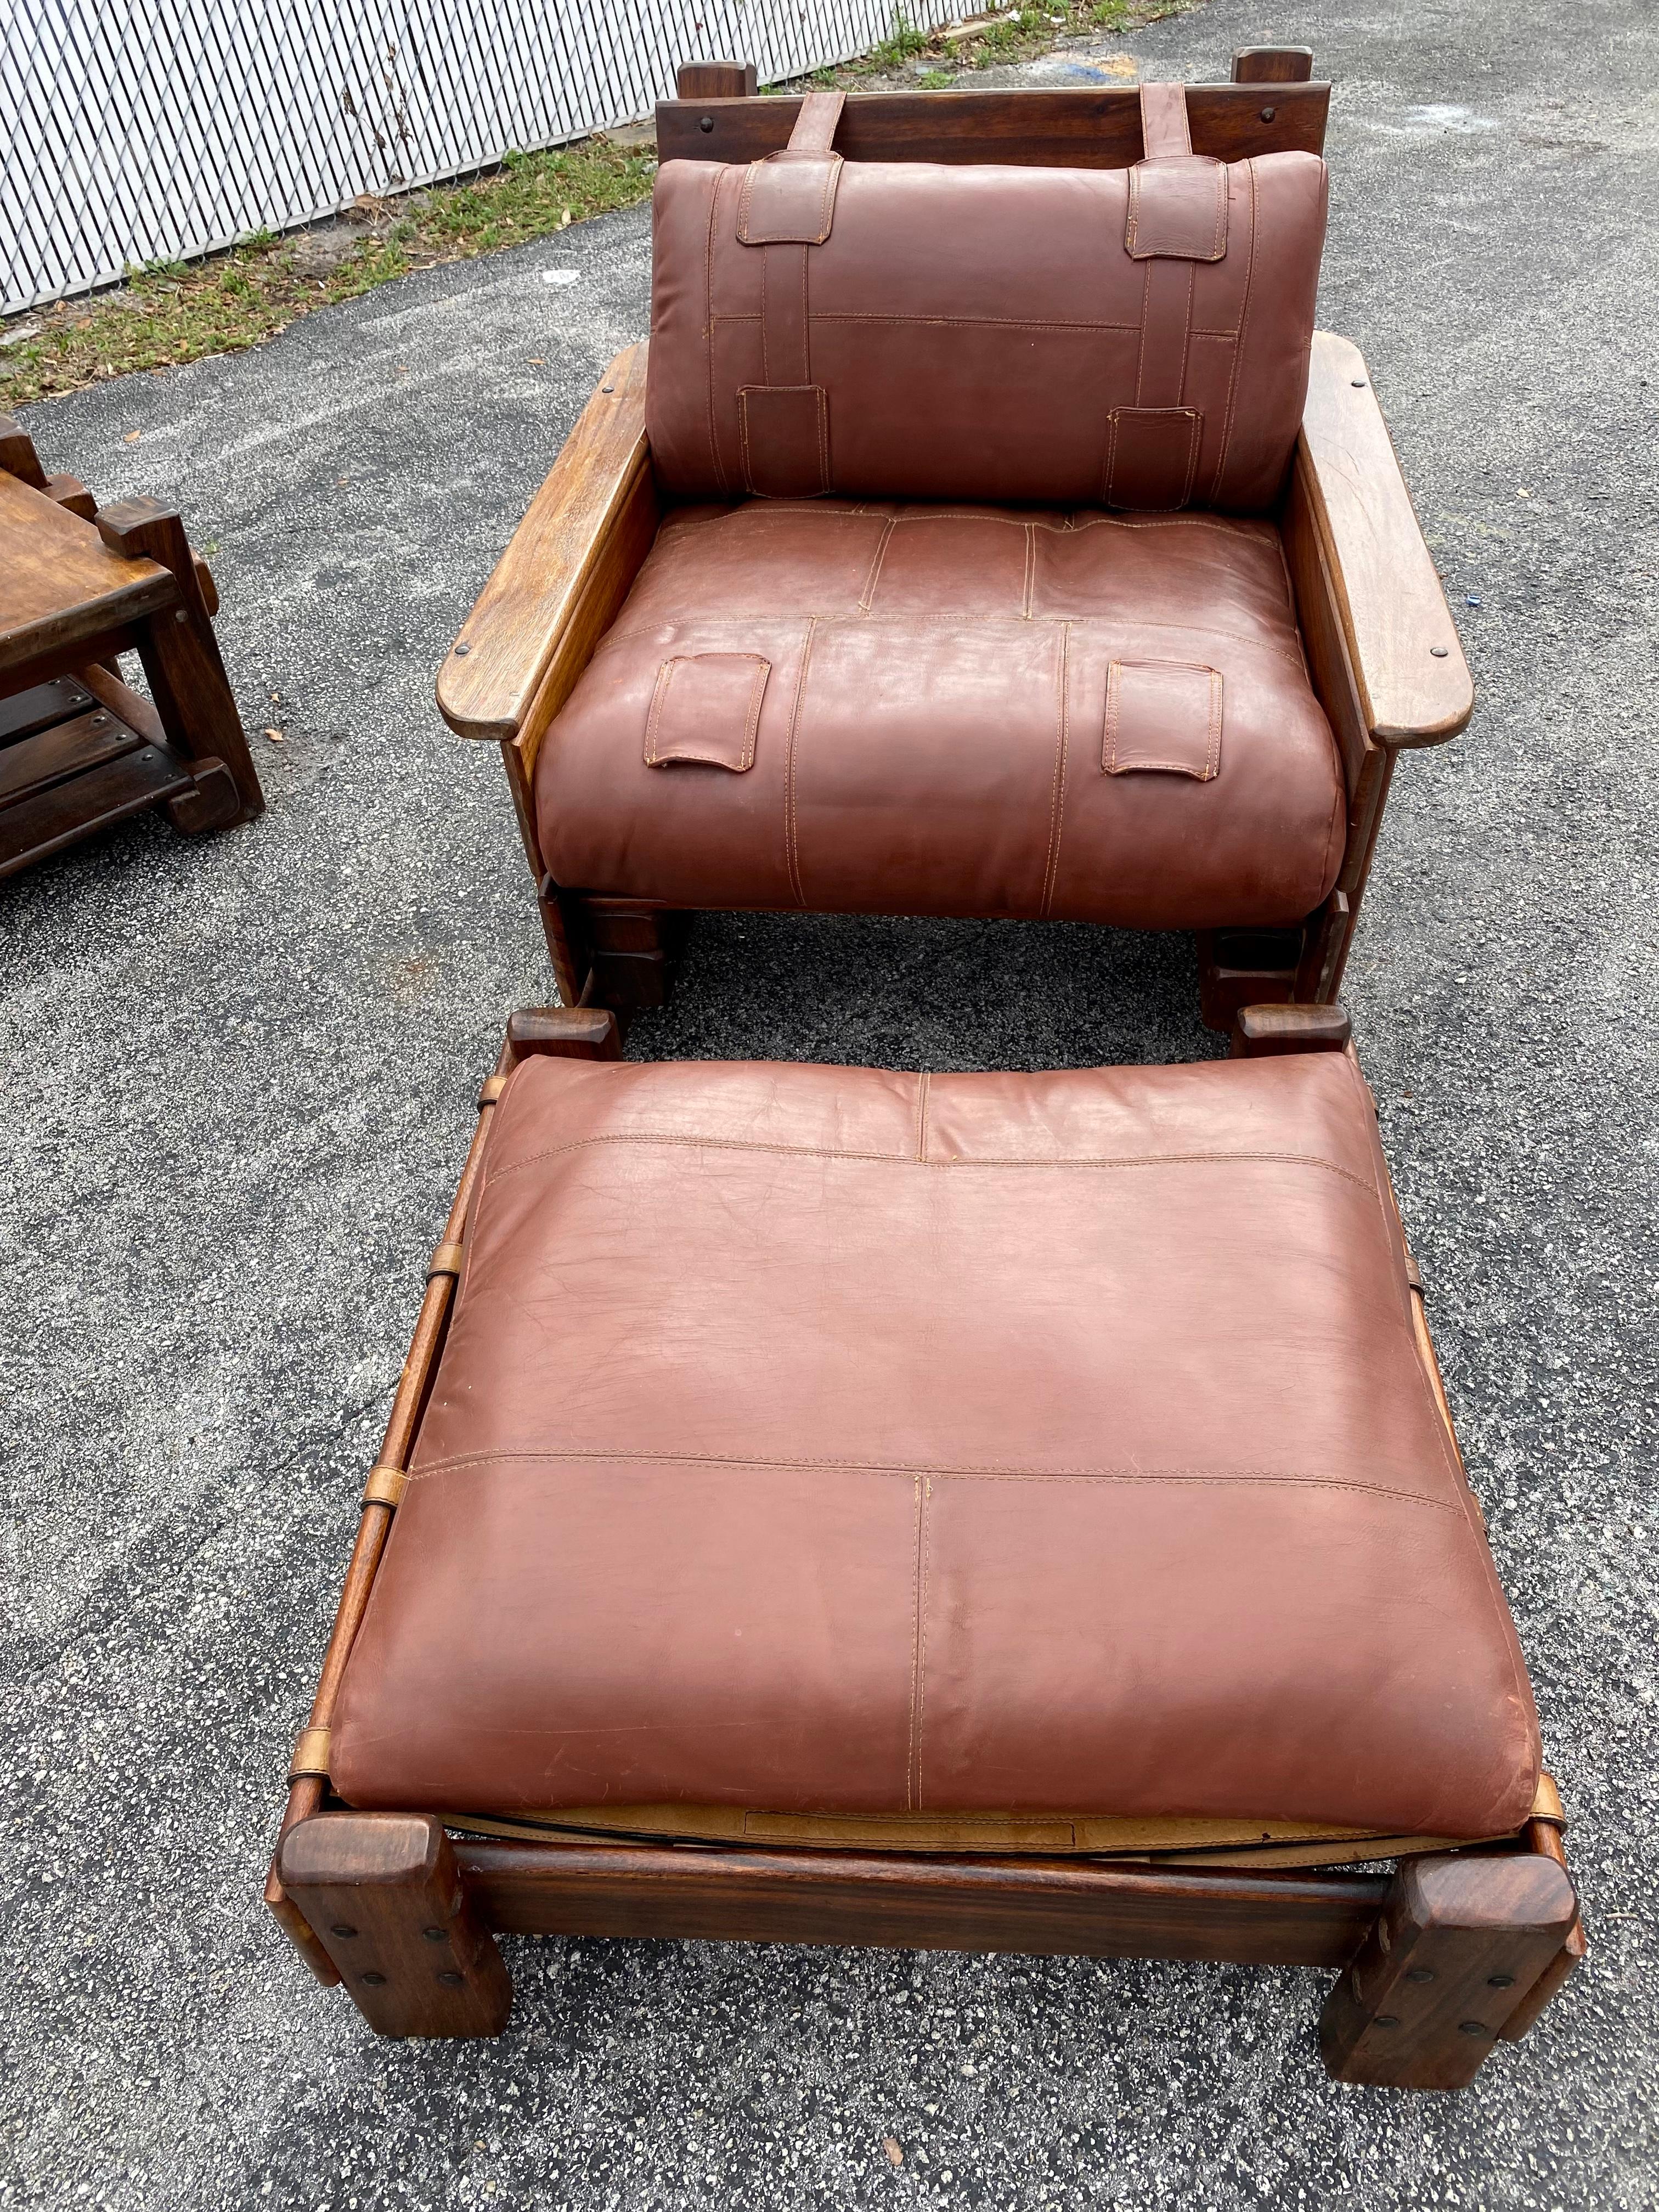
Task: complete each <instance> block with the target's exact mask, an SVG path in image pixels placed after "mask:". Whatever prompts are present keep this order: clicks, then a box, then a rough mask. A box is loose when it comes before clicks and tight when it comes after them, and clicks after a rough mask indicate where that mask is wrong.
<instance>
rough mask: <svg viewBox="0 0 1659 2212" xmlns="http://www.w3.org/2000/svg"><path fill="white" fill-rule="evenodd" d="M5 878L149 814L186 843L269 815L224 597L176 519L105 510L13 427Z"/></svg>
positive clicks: (1, 859)
mask: <svg viewBox="0 0 1659 2212" xmlns="http://www.w3.org/2000/svg"><path fill="white" fill-rule="evenodd" d="M0 544H3V549H4V551H3V561H0V567H3V569H4V572H5V580H4V586H3V589H0V876H8V875H11V874H13V873H15V872H16V871H17V870H18V869H20V868H24V867H27V866H28V865H29V864H30V863H31V862H32V861H34V860H40V859H42V858H43V857H44V856H45V855H46V854H49V853H54V852H57V851H58V850H60V849H61V848H63V847H64V846H66V845H70V844H73V843H75V842H76V841H77V840H78V839H80V838H82V837H88V836H91V835H92V834H93V832H94V830H97V829H104V828H106V827H107V826H108V824H110V823H113V822H118V821H121V820H122V819H123V818H124V817H126V816H127V815H129V814H137V813H141V812H143V811H144V810H145V809H146V808H149V807H152V806H160V807H162V808H164V809H165V811H166V812H167V817H168V818H169V820H170V821H171V822H172V823H173V827H174V828H175V829H179V830H181V831H183V832H184V833H185V835H187V836H199V835H200V834H202V833H203V832H204V831H206V830H210V829H223V828H226V827H227V826H228V824H230V823H233V822H236V821H239V820H245V819H247V818H249V817H252V816H253V815H255V814H258V813H259V812H261V811H263V809H264V796H263V794H262V793H261V792H260V789H259V780H258V775H257V774H256V773H255V770H254V766H253V761H252V756H251V755H250V754H249V751H248V748H247V740H246V738H245V737H244V735H243V733H242V725H241V720H240V716H239V715H238V714H237V711H236V702H235V699H234V696H233V695H232V692H231V689H230V684H229V681H228V678H227V677H226V674H225V667H224V663H223V661H222V659H221V658H220V655H219V646H218V641H217V640H216V637H215V635H214V633H213V617H214V616H215V615H216V613H217V612H218V608H219V598H218V593H217V592H216V590H215V588H214V583H213V578H212V576H211V575H210V574H209V571H208V567H207V563H206V562H204V561H203V560H202V559H201V557H200V556H199V555H197V554H196V553H193V552H192V551H191V547H190V544H189V542H188V540H187V539H186V538H185V526H184V524H183V523H182V521H181V520H179V514H178V513H177V511H176V509H174V508H173V507H165V506H163V505H162V504H161V501H158V500H153V499H129V500H121V501H116V502H115V503H114V504H112V505H110V506H106V507H100V506H99V505H98V504H97V502H96V501H95V500H94V497H93V495H92V494H91V493H90V492H89V491H88V489H87V488H86V486H85V485H84V484H82V483H80V482H79V481H78V480H77V479H76V477H70V476H50V477H49V476H48V475H47V474H46V471H45V470H44V469H43V468H42V467H41V465H40V456H39V455H38V454H37V453H36V452H35V450H34V445H33V441H32V440H31V439H30V437H29V436H28V435H27V432H26V431H24V430H23V429H21V428H20V427H19V425H18V424H17V423H16V422H13V421H12V419H11V418H10V417H9V416H0ZM126 652H134V653H137V655H138V658H139V660H140V661H141V663H142V664H143V670H144V674H145V677H146V678H147V680H148V682H149V690H150V697H149V699H145V698H143V697H142V696H140V695H139V694H138V693H137V692H136V691H134V690H131V689H130V688H129V687H128V686H127V685H126V684H124V683H123V682H122V681H121V673H120V659H119V656H120V655H121V654H122V653H126Z"/></svg>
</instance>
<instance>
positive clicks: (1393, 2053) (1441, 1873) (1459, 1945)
mask: <svg viewBox="0 0 1659 2212" xmlns="http://www.w3.org/2000/svg"><path fill="white" fill-rule="evenodd" d="M1577 1917H1578V1904H1577V1898H1576V1897H1575V1896H1574V1894H1573V1887H1572V1884H1571V1881H1569V1880H1568V1878H1567V1875H1566V1871H1565V1869H1564V1868H1563V1867H1561V1866H1560V1865H1559V1864H1558V1863H1557V1862H1556V1861H1555V1860H1554V1859H1553V1858H1551V1857H1545V1856H1543V1855H1542V1854H1540V1853H1534V1852H1532V1851H1515V1852H1507V1853H1502V1854H1500V1853H1498V1852H1486V1853H1480V1852H1469V1853H1466V1854H1462V1855H1447V1856H1445V1857H1436V1858H1424V1859H1408V1860H1407V1861H1406V1862H1405V1863H1404V1864H1403V1865H1402V1866H1401V1869H1400V1870H1399V1872H1398V1873H1397V1874H1396V1875H1395V1879H1394V1881H1393V1884H1392V1886H1391V1887H1390V1888H1389V1896H1388V1900H1387V1902H1386V1904H1385V1905H1383V1911H1382V1914H1381V1917H1379V1918H1378V1920H1377V1922H1376V1926H1375V1927H1374V1928H1373V1929H1371V1932H1370V1935H1369V1936H1367V1937H1366V1939H1365V1941H1364V1943H1363V1944H1362V1945H1361V1946H1360V1948H1359V1951H1358V1954H1357V1956H1356V1957H1355V1958H1354V1960H1353V1961H1352V1964H1351V1965H1349V1966H1346V1967H1345V1968H1344V1969H1343V1972H1342V1976H1341V1978H1340V1981H1339V1982H1338V1983H1337V1985H1336V1987H1335V1988H1334V1990H1332V1992H1331V1995H1330V1997H1329V2000H1328V2002H1327V2004H1326V2007H1325V2011H1324V2015H1323V2017H1322V2020H1321V2021H1320V2024H1319V2043H1320V2049H1321V2051H1322V2054H1323V2056H1324V2060H1325V2064H1326V2068H1327V2069H1328V2071H1329V2072H1330V2073H1331V2074H1332V2075H1334V2077H1335V2079H1336V2080H1337V2081H1363V2082H1369V2083H1370V2084H1372V2085H1373V2086H1376V2087H1385V2088H1394V2089H1461V2088H1462V2087H1463V2086H1464V2084H1465V2083H1466V2082H1468V2081H1473V2079H1474V2075H1475V2074H1476V2073H1477V2072H1478V2070H1479V2069H1480V2063H1481V2061H1482V2060H1483V2059H1484V2058H1485V2057H1486V2054H1487V2052H1488V2051H1491V2049H1492V2045H1493V2043H1494V2042H1495V2041H1496V2040H1497V2039H1498V2037H1499V2036H1501V2035H1503V2034H1504V2031H1505V2029H1506V2028H1507V2027H1508V2026H1509V2023H1510V2020H1511V2018H1512V2017H1513V2016H1514V2015H1516V2012H1517V2011H1519V2010H1521V2009H1522V2008H1523V2007H1526V2006H1528V2003H1529V2000H1530V1998H1531V1996H1532V1993H1533V1991H1534V1989H1535V1987H1536V1985H1537V1984H1538V1983H1539V1981H1540V1980H1541V1979H1542V1978H1545V1977H1546V1976H1547V1975H1548V1974H1550V1973H1551V1972H1553V1969H1554V1968H1555V1966H1556V1962H1557V1960H1558V1958H1559V1954H1560V1953H1561V1951H1562V1949H1563V1948H1564V1947H1565V1944H1566V1942H1567V1939H1568V1937H1569V1936H1570V1935H1571V1931H1572V1929H1573V1928H1574V1926H1575V1924H1576V1923H1577ZM1562 1978H1565V1977H1562ZM1547 1994H1548V1993H1547Z"/></svg>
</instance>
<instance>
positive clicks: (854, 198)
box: [646, 150, 1326, 513]
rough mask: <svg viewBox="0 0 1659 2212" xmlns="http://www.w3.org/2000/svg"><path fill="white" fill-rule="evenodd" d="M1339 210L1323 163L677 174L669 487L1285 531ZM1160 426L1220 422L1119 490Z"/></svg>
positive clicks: (776, 165) (660, 236)
mask: <svg viewBox="0 0 1659 2212" xmlns="http://www.w3.org/2000/svg"><path fill="white" fill-rule="evenodd" d="M1132 191H1133V195H1134V198H1135V203H1136V204H1135V206H1134V209H1133V218H1134V221H1133V232H1132V229H1131V216H1132V209H1131V194H1132ZM1325 201H1326V178H1325V167H1324V164H1323V162H1322V161H1321V160H1320V159H1319V158H1318V156H1317V155H1312V154H1270V155H1265V156H1263V157H1262V158H1261V159H1259V160H1255V161H1240V162H1235V163H1231V164H1225V165H1222V164H1217V163H1214V162H1211V161H1203V160H1194V159H1193V158H1192V157H1190V156H1188V157H1186V158H1184V159H1183V158H1181V157H1176V158H1175V159H1170V158H1167V157H1160V158H1158V159H1155V160H1152V161H1146V162H1142V163H1139V164H1138V165H1137V166H1136V167H1135V168H1133V169H1129V170H1123V169H1119V170H1093V169H1091V170H1082V169H1036V168H1012V167H1009V168H1000V167H994V166H989V165H985V166H981V165H970V166H963V167H943V166H937V165H933V164H930V163H926V162H890V163H883V162H864V161H848V162H842V161H841V160H840V158H839V156H836V155H833V154H828V153H820V154H813V153H810V152H806V151H805V150H795V151H792V152H789V153H787V154H783V155H775V156H773V157H772V158H771V159H770V161H763V162H757V163H754V164H752V165H750V166H749V167H742V166H728V165H726V164H723V163H720V162H708V161H670V162H668V163H666V164H665V166H664V167H663V168H662V170H661V171H660V172H659V175H658V179H657V185H656V200H655V211H654V217H653V295H652V315H651V355H650V368H649V374H648V386H647V401H646V417H647V429H648V432H649V435H650V440H651V448H652V456H653V463H654V465H655V468H656V471H657V473H658V476H659V479H660V481H661V483H663V485H664V487H665V489H667V490H668V491H670V492H671V493H672V494H674V495H677V496H680V497H685V498H697V499H726V500H730V499H738V498H741V497H743V496H744V495H745V494H748V493H750V492H753V493H759V494H775V495H785V496H790V495H809V494H812V493H816V492H820V491H830V492H836V493H840V494H842V495H858V496H863V497H871V498H896V499H932V500H939V499H955V500H961V499H972V500H993V501H1042V502H1045V503H1048V504H1053V505H1059V506H1067V507H1074V506H1075V507H1081V506H1099V505H1116V506H1122V507H1159V508H1162V507H1175V506H1183V505H1186V504H1188V503H1191V504H1193V505H1195V506H1198V507H1216V508H1219V509H1222V510H1224V511H1225V512H1229V513H1261V512H1263V511H1264V510H1265V509H1266V508H1267V507H1268V506H1270V505H1271V503H1272V501H1273V498H1274V496H1275V495H1276V494H1277V492H1278V490H1279V486H1280V484H1281V483H1282V481H1283V478H1284V476H1285V469H1286V466H1287V465H1288V463H1289V459H1290V455H1291V447H1292V444H1293V443H1294V441H1295V438H1296V433H1297V425H1298V423H1299V422H1300V420H1301V414H1302V403H1303V400H1304V397H1305V395H1306V390H1307V378H1308V352H1309V346H1310V342H1311V338H1312V333H1313V319H1314V295H1315V292H1316V287H1317V283H1318V276H1319V260H1320V253H1321V250H1322V246H1323V241H1324V231H1325ZM745 234H746V236H745ZM1170 255H1174V256H1176V257H1177V258H1167V257H1169V256H1170ZM1137 256H1139V258H1137ZM1212 257H1213V258H1212ZM744 392H748V393H749V394H750V399H749V401H748V402H747V404H745V402H744V398H743V397H742V395H743V394H744ZM756 392H797V393H800V392H814V393H816V394H817V395H818V397H817V398H815V399H814V401H813V402H812V403H811V405H809V404H807V402H806V401H805V399H797V400H796V401H794V402H791V403H785V402H778V403H775V404H757V403H756V401H755V399H754V398H753V395H754V394H755V393H756ZM1154 407H1155V408H1160V409H1164V408H1184V409H1187V410H1190V411H1191V413H1192V414H1193V415H1194V416H1195V417H1196V423H1195V428H1194V437H1193V441H1192V452H1191V456H1190V460H1191V465H1190V467H1188V465H1187V462H1188V453H1187V450H1186V448H1185V447H1184V445H1183V446H1182V448H1181V449H1180V451H1179V453H1176V454H1174V455H1173V456H1171V455H1170V453H1169V452H1168V450H1167V449H1168V448H1169V447H1170V439H1169V438H1168V437H1167V436H1166V437H1164V440H1163V441H1162V443H1161V444H1160V446H1159V447H1158V459H1159V464H1160V465H1159V466H1158V469H1157V470H1153V469H1152V468H1151V467H1150V466H1149V465H1147V461H1146V451H1145V448H1146V442H1147V441H1146V439H1145V438H1142V439H1141V440H1139V441H1138V445H1137V453H1138V456H1139V463H1140V465H1139V466H1138V467H1136V468H1134V469H1127V468H1126V469H1123V470H1121V471H1117V472H1115V471H1114V466H1113V449H1112V428H1111V418H1112V416H1113V415H1114V413H1115V411H1119V410H1132V411H1133V410H1140V409H1145V408H1154ZM820 418H822V424H823V435H822V438H820V435H819V424H820Z"/></svg>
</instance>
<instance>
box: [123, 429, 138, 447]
mask: <svg viewBox="0 0 1659 2212" xmlns="http://www.w3.org/2000/svg"><path fill="white" fill-rule="evenodd" d="M138 437H139V433H138V432H137V430H129V431H128V432H127V435H126V436H125V438H123V439H122V441H121V443H122V444H123V445H124V446H136V445H137V442H138Z"/></svg>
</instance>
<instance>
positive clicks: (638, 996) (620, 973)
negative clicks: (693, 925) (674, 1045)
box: [563, 891, 686, 1011]
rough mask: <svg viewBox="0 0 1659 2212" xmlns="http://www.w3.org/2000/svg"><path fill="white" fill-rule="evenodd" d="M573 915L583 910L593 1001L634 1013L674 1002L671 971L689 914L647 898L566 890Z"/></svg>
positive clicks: (580, 925) (578, 924) (581, 918)
mask: <svg viewBox="0 0 1659 2212" xmlns="http://www.w3.org/2000/svg"><path fill="white" fill-rule="evenodd" d="M563 901H564V907H565V912H566V915H567V917H568V916H569V915H570V910H571V908H573V907H574V908H576V909H577V919H576V927H577V928H578V929H579V930H580V934H581V937H582V939H583V941H584V943H585V945H586V950H587V952H588V956H589V957H590V959H591V960H592V986H591V987H590V989H589V991H588V994H587V998H588V1002H589V1003H590V1004H592V1005H594V1006H615V1007H617V1008H620V1009H623V1010H628V1011H634V1010H637V1009H639V1008H641V1007H647V1006H666V1004H667V1003H668V979H669V971H670V969H671V964H672V961H673V957H674V954H675V952H676V951H678V945H679V940H680V939H681V938H682V937H683V935H684V927H685V922H686V916H685V915H683V914H678V913H676V912H674V911H673V909H672V908H668V907H661V906H653V904H652V903H651V902H650V901H649V900H647V899H624V898H599V897H597V896H581V897H576V896H573V894H572V893H570V892H568V891H567V892H565V893H564V894H563Z"/></svg>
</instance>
